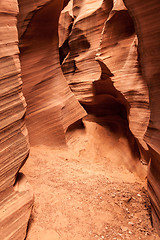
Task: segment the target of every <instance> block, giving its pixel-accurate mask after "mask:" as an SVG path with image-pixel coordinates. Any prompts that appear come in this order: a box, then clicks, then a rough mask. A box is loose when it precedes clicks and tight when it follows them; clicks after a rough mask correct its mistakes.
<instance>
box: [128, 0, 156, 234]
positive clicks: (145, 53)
mask: <svg viewBox="0 0 160 240" xmlns="http://www.w3.org/2000/svg"><path fill="white" fill-rule="evenodd" d="M125 3H126V6H127V7H128V9H129V10H130V11H131V14H132V15H133V17H134V20H135V23H136V27H137V34H138V38H139V52H140V63H141V68H142V74H143V77H144V79H145V81H146V82H147V85H148V89H149V100H150V111H151V115H150V121H149V125H148V129H147V132H146V134H145V141H146V142H147V144H148V146H149V150H150V156H151V162H150V167H149V172H148V191H149V195H150V198H151V203H152V208H153V220H154V224H155V225H156V227H157V229H158V231H159V234H160V147H159V146H160V107H159V96H160V83H159V79H160V67H159V66H160V44H159V39H160V21H159V20H160V15H159V12H160V2H159V1H158V0H154V1H141V2H139V1H137V0H125Z"/></svg>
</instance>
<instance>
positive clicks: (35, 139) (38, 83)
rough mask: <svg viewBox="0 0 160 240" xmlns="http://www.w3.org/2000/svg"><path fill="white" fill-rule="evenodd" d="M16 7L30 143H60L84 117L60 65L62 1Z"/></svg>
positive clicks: (21, 4) (22, 2)
mask: <svg viewBox="0 0 160 240" xmlns="http://www.w3.org/2000/svg"><path fill="white" fill-rule="evenodd" d="M19 7H20V14H19V21H18V29H19V38H20V61H21V67H22V80H23V93H24V96H25V98H26V101H27V105H28V107H27V115H26V124H27V128H28V131H29V137H30V143H31V144H37V145H38V144H42V143H43V144H44V143H45V144H47V145H51V146H53V145H57V144H62V143H65V135H64V133H65V131H66V129H67V127H68V126H69V125H70V124H72V123H74V122H75V121H77V120H78V119H79V118H82V117H83V116H84V115H85V111H84V110H83V108H82V107H81V106H80V104H79V103H78V101H77V100H76V99H75V97H74V95H73V93H72V92H71V91H70V89H69V87H68V85H67V83H66V81H65V78H64V76H63V74H62V71H61V67H60V64H59V50H58V19H59V15H60V12H61V9H62V7H63V1H47V0H46V1H39V2H37V3H36V4H35V3H34V2H33V1H29V2H24V1H22V0H19ZM53 12H54V14H53ZM28 16H29V18H28Z"/></svg>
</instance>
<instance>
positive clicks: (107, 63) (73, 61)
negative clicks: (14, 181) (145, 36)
mask: <svg viewBox="0 0 160 240" xmlns="http://www.w3.org/2000/svg"><path fill="white" fill-rule="evenodd" d="M72 9H73V11H72V13H71V9H70V10H69V9H68V8H66V10H64V11H63V12H62V14H61V18H60V28H59V31H60V39H61V36H62V33H61V32H63V33H64V29H66V31H65V34H63V38H64V37H66V40H65V41H64V39H63V42H64V44H63V46H60V56H61V58H62V59H63V63H62V69H63V72H64V74H65V77H66V79H67V81H68V83H69V85H70V88H71V89H72V91H73V92H74V94H75V96H76V97H77V99H78V100H79V101H80V102H81V103H82V105H83V106H84V107H85V108H86V104H87V105H88V104H89V105H94V109H93V108H92V111H91V110H90V113H91V112H92V114H94V115H96V113H95V109H97V108H98V109H99V108H102V109H101V112H103V110H104V108H105V109H108V108H109V106H110V111H109V112H108V113H107V112H106V114H105V113H104V112H103V114H99V117H100V115H101V116H104V115H105V116H108V115H110V116H111V115H121V117H122V115H123V114H120V113H118V112H116V110H115V109H119V111H121V110H120V109H121V108H123V109H125V108H126V110H123V111H122V112H124V111H126V113H124V115H126V114H127V115H128V117H127V118H126V117H122V119H126V120H127V121H128V120H129V123H128V122H126V123H125V124H126V125H127V126H128V128H129V127H130V129H131V131H132V132H133V134H134V136H135V137H136V138H137V139H138V140H136V141H137V142H138V143H139V146H140V151H142V154H143V155H144V156H143V158H146V156H147V152H146V150H148V148H147V146H146V144H145V142H144V141H143V136H144V133H145V131H146V129H147V125H148V121H149V106H148V105H149V99H148V89H147V84H146V82H145V81H144V79H143V77H142V75H141V69H140V66H139V62H138V57H139V56H138V50H137V45H138V43H137V37H136V33H135V28H134V23H133V20H132V18H131V16H130V14H129V12H128V10H127V9H126V7H125V6H124V4H123V2H122V1H120V0H119V1H115V2H112V1H109V0H106V1H102V0H101V1H100V0H99V1H89V0H87V1H85V2H83V1H73V7H72ZM66 16H70V24H72V30H70V33H69V31H67V30H68V29H69V28H68V26H71V25H69V24H68V22H69V17H68V18H67V20H68V21H65V20H64V19H66ZM72 16H73V17H74V21H73V17H72ZM72 22H73V23H72ZM91 23H92V24H91ZM61 25H63V31H62V27H61ZM67 34H68V35H67ZM66 42H67V45H66ZM62 49H63V50H62ZM64 53H66V56H63V55H64ZM67 54H68V55H67ZM100 63H101V64H100ZM102 65H103V68H102V67H101V66H102ZM106 69H108V70H106ZM109 79H110V81H109ZM97 81H98V83H97ZM109 82H110V83H109ZM111 83H112V84H113V86H114V88H112V91H110V92H108V90H107V88H110V84H111ZM96 84H98V86H99V88H101V90H100V91H98V92H95V85H96ZM104 85H105V87H104ZM120 92H121V94H120ZM117 94H118V96H119V95H121V100H120V99H119V98H117ZM111 98H112V104H111V101H110V99H111ZM100 99H101V100H100ZM122 99H123V100H122ZM96 101H98V102H99V103H98V105H97V103H96ZM100 102H101V103H100ZM109 102H110V104H109ZM99 104H100V105H101V107H100V105H99ZM120 105H121V107H120ZM122 105H123V106H122ZM98 106H99V107H98ZM86 110H87V108H86ZM111 110H112V111H111ZM129 113H130V114H129ZM129 131H130V130H129ZM147 161H148V156H147Z"/></svg>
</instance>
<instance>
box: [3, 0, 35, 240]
mask: <svg viewBox="0 0 160 240" xmlns="http://www.w3.org/2000/svg"><path fill="white" fill-rule="evenodd" d="M17 14H18V3H17V1H16V0H12V1H11V0H10V1H5V0H2V1H1V2H0V82H1V83H0V86H1V87H0V239H14V240H15V239H17V240H18V239H24V237H25V235H26V228H27V223H28V220H29V215H30V211H31V206H32V201H33V193H32V190H31V189H30V186H29V185H28V183H27V182H26V180H25V181H24V182H25V184H24V185H23V184H22V185H23V186H21V187H18V185H19V184H20V182H19V180H16V177H17V174H18V171H19V170H20V168H21V167H22V165H23V164H24V162H25V160H26V158H27V156H28V154H29V144H28V132H27V129H26V126H25V123H24V115H25V111H26V102H25V99H24V96H23V94H22V80H21V75H20V74H21V68H20V62H19V55H18V54H19V49H18V33H17V27H16V24H17V19H16V17H17ZM15 181H16V183H15ZM13 185H15V186H14V187H13Z"/></svg>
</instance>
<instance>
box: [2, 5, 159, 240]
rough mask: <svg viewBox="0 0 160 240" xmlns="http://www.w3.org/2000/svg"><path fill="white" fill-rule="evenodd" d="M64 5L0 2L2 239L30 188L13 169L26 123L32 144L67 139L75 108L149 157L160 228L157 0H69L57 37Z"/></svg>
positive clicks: (24, 142) (14, 232)
mask: <svg viewBox="0 0 160 240" xmlns="http://www.w3.org/2000/svg"><path fill="white" fill-rule="evenodd" d="M67 3H68V1H63V0H61V1H56V0H40V1H38V0H36V1H35V0H28V1H24V0H19V1H18V2H17V0H7V1H5V0H1V2H0V19H1V21H0V33H1V34H0V40H1V41H0V61H1V65H0V80H1V83H0V84H1V88H0V108H1V115H0V120H1V121H0V141H1V145H0V148H1V151H0V216H1V218H0V239H14V240H15V239H17V240H18V239H24V238H25V235H26V228H27V222H28V219H29V215H30V211H31V207H32V204H33V193H32V190H31V188H30V186H29V184H28V183H27V180H26V179H25V177H24V176H23V175H22V174H18V172H19V170H20V168H21V167H22V165H23V164H24V163H25V161H26V159H27V157H28V154H29V143H28V132H27V128H28V131H29V138H30V143H31V145H41V144H45V145H49V146H53V145H56V146H57V145H61V144H65V132H66V130H67V128H68V126H70V125H71V124H72V123H74V122H76V121H77V120H79V119H81V118H82V117H84V116H85V115H86V112H85V110H84V109H83V107H84V108H85V109H86V111H87V112H88V113H89V114H91V115H93V116H94V117H95V119H96V120H95V121H97V122H99V123H100V124H101V123H103V124H106V123H107V124H109V125H115V126H116V130H117V129H118V128H119V126H121V127H122V128H123V131H124V134H125V135H127V137H128V139H129V142H130V146H131V148H132V150H133V153H136V154H135V157H136V158H140V153H141V158H143V160H144V161H146V162H148V161H149V158H151V160H150V164H149V172H148V191H149V196H150V199H151V204H152V209H153V220H154V225H155V226H156V227H157V229H158V230H159V229H160V208H159V206H160V177H159V176H160V151H159V142H160V127H159V121H160V110H159V100H158V98H159V94H160V84H159V76H160V69H159V65H160V47H159V39H160V31H159V29H160V28H159V9H160V2H159V0H153V1H152V2H150V1H149V0H147V1H141V2H139V1H138V0H124V3H123V2H122V1H120V0H117V1H112V0H104V1H102V0H97V1H91V0H83V1H82V0H73V1H72V0H71V1H70V3H69V5H68V6H67V8H65V9H64V10H63V11H62V14H61V17H60V24H59V36H60V39H59V41H58V21H59V15H60V12H61V10H62V9H63V8H64V7H65V6H66V5H67ZM124 4H125V5H124ZM18 5H19V11H20V12H19V15H18ZM17 15H18V32H17ZM18 35H19V36H18ZM18 44H19V48H18ZM19 50H20V55H19ZM59 52H60V59H59ZM60 62H61V64H62V65H61V66H62V70H63V73H64V75H65V77H64V75H63V73H62V70H61V67H60ZM20 63H21V65H20ZM22 82H23V90H22ZM148 90H149V94H148ZM22 92H23V93H22ZM23 94H24V96H25V99H26V101H25V99H24V96H23ZM26 102H27V105H28V107H27V112H26ZM79 102H80V103H81V105H82V106H83V107H82V106H81V105H80V104H79ZM24 118H25V122H24ZM149 118H150V120H149ZM148 122H149V125H148ZM25 123H26V125H27V128H26V126H25ZM147 126H148V128H147ZM146 130H147V131H146ZM145 132H146V133H145ZM144 134H145V137H144ZM144 140H145V141H144ZM146 143H147V144H146ZM159 232H160V230H159Z"/></svg>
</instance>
